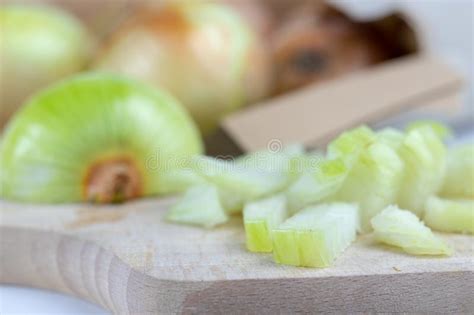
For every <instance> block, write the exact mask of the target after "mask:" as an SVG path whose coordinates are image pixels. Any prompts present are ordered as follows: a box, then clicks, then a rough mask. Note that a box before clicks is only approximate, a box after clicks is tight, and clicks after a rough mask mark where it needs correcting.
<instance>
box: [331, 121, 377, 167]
mask: <svg viewBox="0 0 474 315" xmlns="http://www.w3.org/2000/svg"><path fill="white" fill-rule="evenodd" d="M376 139H377V137H376V134H375V133H374V132H373V131H372V130H371V129H370V128H369V127H367V126H361V127H358V128H355V129H352V130H350V131H346V132H344V133H342V134H341V135H340V136H339V137H337V138H336V139H335V140H333V141H332V142H331V143H329V145H328V149H327V154H328V157H329V158H334V157H342V158H345V159H346V160H347V162H353V161H354V159H357V156H358V153H359V152H361V151H363V150H364V149H365V148H366V146H367V145H368V144H370V143H372V142H374V141H375V140H376Z"/></svg>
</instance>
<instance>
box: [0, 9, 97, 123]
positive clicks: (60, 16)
mask: <svg viewBox="0 0 474 315" xmlns="http://www.w3.org/2000/svg"><path fill="white" fill-rule="evenodd" d="M0 26H1V37H0V53H1V55H0V80H1V88H0V109H1V110H0V128H1V127H2V126H3V125H4V124H5V122H6V121H7V120H8V118H9V117H10V116H11V115H12V114H13V112H15V111H16V109H17V108H18V107H19V106H20V105H21V103H22V102H24V100H25V99H26V98H28V97H29V96H30V95H31V94H32V93H33V92H35V91H36V90H38V89H40V88H43V87H45V86H46V85H48V84H50V83H51V82H53V81H56V80H58V79H60V78H62V77H65V76H67V75H69V74H71V73H74V72H77V71H79V70H81V69H82V68H83V67H84V65H85V63H86V61H87V60H88V57H89V53H90V49H91V47H92V40H91V38H90V37H89V36H88V34H87V32H86V30H85V29H84V27H83V26H82V25H81V24H80V23H79V22H78V21H77V20H76V19H75V18H73V17H72V16H70V15H68V14H67V13H65V12H62V11H60V10H58V9H54V8H52V7H39V6H15V5H12V6H5V7H3V8H0Z"/></svg>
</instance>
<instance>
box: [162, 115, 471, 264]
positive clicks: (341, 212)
mask: <svg viewBox="0 0 474 315" xmlns="http://www.w3.org/2000/svg"><path fill="white" fill-rule="evenodd" d="M448 134H449V131H448V129H447V128H445V127H444V126H442V125H440V124H434V123H430V122H418V123H415V124H412V125H410V127H409V128H407V130H406V131H405V132H403V131H399V130H395V129H391V128H387V129H383V130H380V131H377V132H376V131H373V130H371V129H370V128H368V127H366V126H362V127H358V128H355V129H353V130H350V131H347V132H345V133H343V134H341V135H340V136H339V137H337V138H336V139H334V141H332V142H331V143H330V144H329V145H328V149H327V153H326V154H325V155H321V154H315V153H308V152H305V151H304V149H303V148H302V147H301V146H290V147H288V148H286V149H282V150H281V151H279V152H264V151H261V152H257V153H252V154H250V155H245V156H243V157H240V158H238V159H237V160H236V161H223V160H219V159H215V158H210V157H204V156H198V157H195V158H193V159H192V160H191V162H190V163H189V167H188V168H187V169H185V170H180V172H182V173H175V174H174V175H173V174H169V176H165V178H166V179H167V181H168V183H166V182H164V183H163V185H164V187H172V189H171V188H169V189H170V191H173V192H179V191H186V193H185V196H184V198H183V200H182V201H179V202H178V205H177V206H176V207H175V208H172V209H171V211H170V214H169V216H168V219H169V220H170V221H173V222H181V223H188V224H194V225H198V226H204V227H210V226H214V225H217V224H220V223H224V222H225V220H226V218H228V217H227V215H229V214H231V213H237V212H241V211H243V222H244V227H245V233H246V243H247V249H248V250H249V251H252V252H273V256H274V259H275V261H276V262H277V263H281V264H288V265H295V266H304V267H327V266H330V265H331V264H333V262H334V261H335V260H336V258H337V257H338V256H339V255H340V254H341V253H342V252H343V251H344V250H345V249H346V248H347V247H348V246H349V245H350V244H351V243H352V242H353V241H354V240H355V239H356V234H357V232H359V233H370V232H373V236H374V238H375V239H376V240H377V241H378V242H381V243H385V244H388V245H390V246H394V247H398V248H399V249H400V250H403V251H405V252H406V253H408V254H412V255H437V256H439V255H450V254H451V253H452V249H451V248H450V247H449V246H448V245H447V244H445V243H444V242H443V241H442V240H441V239H439V238H438V237H437V236H436V235H435V234H433V232H432V231H431V229H430V228H432V229H434V230H436V231H442V232H461V233H471V234H472V233H474V200H473V195H472V189H473V187H472V186H473V176H474V173H473V169H474V166H473V163H474V161H473V157H474V154H473V152H474V151H473V150H474V146H473V145H470V146H466V147H462V148H457V149H454V150H453V151H452V152H449V154H447V149H446V147H445V144H444V143H443V139H444V138H445V137H446V135H448ZM296 165H297V166H298V167H296ZM302 165H303V166H302ZM174 172H177V171H174ZM203 184H204V185H207V186H205V187H207V188H206V190H203V188H196V185H200V186H198V187H202V185H203ZM209 187H214V188H215V190H212V193H211V189H210V188H209ZM196 189H200V190H197V191H198V192H196ZM439 193H441V195H442V197H443V199H442V198H440V197H437V196H436V195H437V194H439ZM193 196H194V197H193ZM193 198H194V199H193ZM447 198H455V199H447ZM201 204H202V206H201ZM218 204H220V206H218ZM183 205H184V206H183ZM185 205H192V206H189V207H186V206H185ZM183 209H185V210H183ZM402 209H403V210H402ZM209 216H212V217H209ZM421 219H423V220H424V222H423V221H421Z"/></svg>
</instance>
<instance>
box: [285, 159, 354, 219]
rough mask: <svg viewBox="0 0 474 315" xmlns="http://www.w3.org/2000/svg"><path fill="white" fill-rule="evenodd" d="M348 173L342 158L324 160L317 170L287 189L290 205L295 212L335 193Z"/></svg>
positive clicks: (291, 210) (292, 211) (302, 177)
mask: <svg viewBox="0 0 474 315" xmlns="http://www.w3.org/2000/svg"><path fill="white" fill-rule="evenodd" d="M347 174H348V168H347V167H346V164H345V163H344V162H343V161H342V159H334V160H325V161H322V162H321V163H320V164H319V165H318V166H317V167H316V169H315V170H313V171H312V172H310V173H306V174H303V175H302V176H301V177H300V178H299V179H298V180H296V181H295V182H294V183H293V184H292V185H291V186H290V187H289V188H288V190H287V192H286V194H287V197H288V207H289V209H290V212H291V213H295V212H297V211H298V210H301V209H302V208H304V207H306V206H309V205H311V204H314V203H317V202H320V201H322V200H323V199H324V198H327V197H329V196H331V195H333V194H334V193H335V192H337V191H338V189H339V188H340V187H341V185H342V183H343V181H344V180H345V178H346V176H347Z"/></svg>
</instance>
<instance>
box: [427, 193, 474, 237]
mask: <svg viewBox="0 0 474 315" xmlns="http://www.w3.org/2000/svg"><path fill="white" fill-rule="evenodd" d="M423 221H425V223H426V225H427V226H429V227H430V228H432V229H433V230H436V231H441V232H461V233H470V234H474V200H449V199H441V198H438V197H434V196H432V197H430V198H429V199H428V201H427V202H426V209H425V216H424V218H423Z"/></svg>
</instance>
